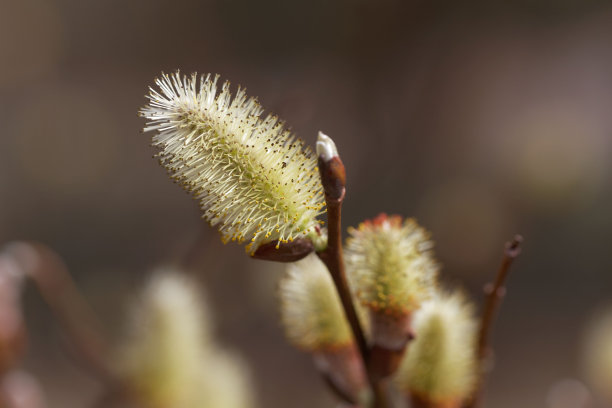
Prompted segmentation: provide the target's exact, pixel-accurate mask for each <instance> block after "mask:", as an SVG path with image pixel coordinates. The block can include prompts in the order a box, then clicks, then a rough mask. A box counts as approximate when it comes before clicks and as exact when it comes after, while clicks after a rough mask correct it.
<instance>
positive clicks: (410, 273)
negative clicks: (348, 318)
mask: <svg viewBox="0 0 612 408" xmlns="http://www.w3.org/2000/svg"><path fill="white" fill-rule="evenodd" d="M349 233H350V237H349V238H348V239H347V241H346V264H347V271H348V273H349V278H350V281H351V284H352V285H353V289H354V290H355V292H356V294H357V297H358V298H359V300H360V301H361V303H362V304H364V305H365V306H368V307H369V308H371V309H373V310H377V311H384V312H386V313H391V314H396V315H401V314H406V313H408V312H410V311H413V310H415V309H416V308H418V307H419V305H420V304H421V302H423V301H424V300H426V299H428V298H429V297H430V295H431V291H432V289H433V288H434V287H435V285H436V277H437V272H438V265H437V264H436V262H435V260H434V258H433V252H432V251H431V248H432V246H433V242H431V241H430V240H429V233H428V232H426V231H425V230H424V229H423V228H421V227H420V226H419V225H418V224H417V223H416V221H415V220H414V219H407V220H405V221H402V218H401V217H400V216H390V217H388V216H387V215H386V214H380V215H379V216H378V217H376V218H375V219H373V220H368V221H365V222H363V223H361V224H360V225H359V228H357V229H355V228H350V229H349Z"/></svg>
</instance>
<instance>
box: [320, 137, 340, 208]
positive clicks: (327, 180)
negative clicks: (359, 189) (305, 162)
mask: <svg viewBox="0 0 612 408" xmlns="http://www.w3.org/2000/svg"><path fill="white" fill-rule="evenodd" d="M317 154H318V155H319V172H320V174H321V183H322V184H323V190H324V191H325V198H326V199H327V200H328V201H329V200H334V201H337V200H342V199H343V198H344V192H345V190H344V187H345V185H346V171H345V169H344V164H343V163H342V160H340V156H338V149H336V144H335V143H334V141H333V140H332V139H331V138H330V137H329V136H327V135H325V134H323V133H322V132H319V137H318V140H317Z"/></svg>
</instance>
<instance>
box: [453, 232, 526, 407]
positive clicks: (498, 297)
mask: <svg viewBox="0 0 612 408" xmlns="http://www.w3.org/2000/svg"><path fill="white" fill-rule="evenodd" d="M522 242H523V237H522V236H520V235H515V236H514V238H513V239H512V241H511V242H507V243H506V246H505V248H504V257H503V259H502V263H501V265H500V267H499V270H498V272H497V276H496V278H495V282H493V283H489V284H487V285H485V287H484V293H485V296H486V298H485V305H484V309H483V313H482V319H481V322H480V328H479V331H478V348H477V357H478V364H479V375H480V377H479V380H478V385H477V387H476V390H475V391H474V394H473V396H472V398H471V399H470V400H469V401H467V402H466V403H465V404H464V408H474V407H476V406H477V404H478V398H479V397H480V393H481V391H482V384H483V382H484V378H483V377H484V374H485V373H484V371H485V370H484V366H485V362H486V359H487V358H488V356H489V355H490V352H491V350H490V345H489V341H490V332H491V328H492V326H493V322H494V320H495V316H496V314H497V310H498V309H499V306H500V304H501V301H502V299H503V298H504V296H505V294H506V288H505V282H506V279H507V277H508V272H509V271H510V266H511V265H512V262H513V261H514V260H515V259H516V257H518V256H519V254H520V253H521V243H522Z"/></svg>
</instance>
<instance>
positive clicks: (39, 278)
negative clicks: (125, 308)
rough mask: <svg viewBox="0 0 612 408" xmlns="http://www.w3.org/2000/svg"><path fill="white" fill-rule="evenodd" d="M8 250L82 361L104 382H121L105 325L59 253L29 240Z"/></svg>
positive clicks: (8, 247)
mask: <svg viewBox="0 0 612 408" xmlns="http://www.w3.org/2000/svg"><path fill="white" fill-rule="evenodd" d="M5 251H6V253H7V254H8V255H9V256H12V257H13V258H14V259H15V260H16V261H17V263H18V265H19V266H20V267H21V268H22V270H23V273H24V275H25V276H27V277H29V278H30V279H31V280H32V282H34V284H35V285H36V287H37V289H38V291H39V292H40V294H41V296H42V298H43V299H44V301H45V302H46V303H47V305H48V306H49V308H50V310H51V312H52V313H53V315H54V317H55V319H56V320H57V321H58V322H59V324H60V326H61V327H62V329H63V330H64V331H65V332H66V333H67V335H68V337H69V339H70V340H71V342H72V343H73V345H74V347H75V349H76V351H77V353H78V356H79V357H80V360H81V361H82V362H84V363H85V364H86V366H87V368H89V369H90V370H91V371H92V372H93V373H94V374H95V375H96V376H97V377H98V378H99V379H100V380H101V381H103V382H104V383H106V384H111V385H112V386H115V385H116V384H117V382H118V381H117V379H116V378H115V376H114V374H113V372H112V369H111V368H110V367H109V365H108V356H109V352H108V346H107V343H106V341H105V336H103V335H102V330H101V329H100V328H101V325H100V324H99V322H98V320H97V318H96V317H95V314H94V313H93V311H92V310H91V309H90V307H89V305H88V303H87V302H86V301H85V299H84V298H83V297H82V296H81V295H80V293H79V290H78V289H77V287H76V285H75V283H74V282H73V280H72V278H71V277H70V274H69V273H68V270H67V268H66V265H65V264H64V262H63V261H62V259H61V258H60V257H59V255H57V254H56V253H55V252H54V251H53V250H51V249H50V248H48V247H46V246H45V245H42V244H38V243H26V242H16V243H12V244H9V245H8V246H7V247H6V248H5Z"/></svg>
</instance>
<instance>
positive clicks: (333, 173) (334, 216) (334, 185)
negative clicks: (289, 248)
mask: <svg viewBox="0 0 612 408" xmlns="http://www.w3.org/2000/svg"><path fill="white" fill-rule="evenodd" d="M319 171H320V174H321V182H322V184H323V189H324V191H325V202H326V204H327V248H326V249H325V250H323V251H321V252H318V253H317V255H319V257H320V258H321V260H322V261H323V262H324V263H325V265H326V266H327V269H328V270H329V273H330V274H331V277H332V280H333V281H334V285H335V286H336V290H337V292H338V295H339V297H340V301H341V303H342V307H343V309H344V313H345V315H346V319H347V320H348V322H349V325H350V327H351V330H352V332H353V336H354V338H355V342H356V344H357V348H358V349H359V354H360V355H361V359H362V361H363V366H364V369H365V370H366V372H367V377H368V381H369V383H370V386H371V388H372V392H373V395H374V407H375V408H386V407H387V406H388V399H387V389H386V386H385V383H384V382H383V381H380V380H379V379H376V378H374V377H373V375H372V373H371V372H370V370H369V368H368V367H369V360H370V348H369V346H368V342H367V340H366V337H365V335H364V332H363V328H362V327H361V324H360V322H359V318H358V317H357V312H356V310H355V305H354V304H353V298H352V296H351V290H350V288H349V286H348V282H347V279H346V271H345V267H344V258H343V252H342V203H343V201H344V196H345V193H346V189H345V177H346V176H345V170H344V165H343V164H342V161H341V160H340V158H339V157H338V156H334V157H332V158H331V159H329V160H327V161H326V160H324V159H323V157H319Z"/></svg>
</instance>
